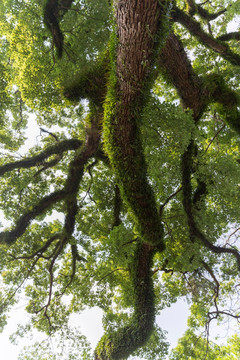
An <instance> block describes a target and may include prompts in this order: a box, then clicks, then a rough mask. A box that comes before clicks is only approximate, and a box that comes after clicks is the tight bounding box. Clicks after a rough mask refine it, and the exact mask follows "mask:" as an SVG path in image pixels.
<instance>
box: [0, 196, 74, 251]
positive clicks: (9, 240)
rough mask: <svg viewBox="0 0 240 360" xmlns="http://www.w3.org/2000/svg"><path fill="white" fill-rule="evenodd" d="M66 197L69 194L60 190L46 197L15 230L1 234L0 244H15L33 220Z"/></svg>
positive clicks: (21, 220)
mask: <svg viewBox="0 0 240 360" xmlns="http://www.w3.org/2000/svg"><path fill="white" fill-rule="evenodd" d="M66 196H67V193H66V191H64V190H59V191H56V192H54V193H52V194H50V195H47V196H45V197H44V198H43V199H42V200H40V201H39V202H38V204H37V205H35V206H34V207H33V209H32V210H30V211H28V212H27V213H25V214H24V215H22V216H21V217H20V218H19V219H18V220H17V222H16V225H15V227H14V229H13V230H10V231H5V232H1V233H0V244H7V245H11V244H13V243H14V242H15V241H16V240H17V239H18V238H19V237H20V236H21V235H23V233H24V232H25V230H26V229H27V227H28V226H29V224H30V222H31V221H32V220H33V219H35V218H36V217H37V216H39V215H41V214H43V213H44V212H45V211H46V210H47V209H50V208H51V207H52V206H53V205H54V204H56V202H59V201H61V200H63V199H64V198H65V197H66Z"/></svg>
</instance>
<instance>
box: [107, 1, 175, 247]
mask: <svg viewBox="0 0 240 360" xmlns="http://www.w3.org/2000/svg"><path fill="white" fill-rule="evenodd" d="M168 5H169V3H168ZM162 11H163V10H162ZM163 13H164V11H163ZM161 21H162V24H161V26H160V27H159V32H158V33H157V34H156V36H155V39H154V40H155V43H154V46H155V47H154V48H153V52H152V56H151V58H150V59H145V60H147V63H148V64H151V65H149V68H148V71H147V75H146V78H144V79H143V82H142V84H140V83H139V84H138V89H133V90H132V92H133V93H134V92H135V95H133V96H132V101H131V103H130V104H129V103H128V104H127V109H126V104H125V103H124V102H123V101H122V102H121V96H122V94H121V93H120V92H119V89H118V85H119V84H118V79H117V75H116V49H117V46H118V42H117V38H116V35H114V36H113V37H112V39H111V41H110V63H111V71H110V74H109V86H108V94H107V99H106V102H105V106H104V110H105V115H104V146H105V151H106V152H107V154H108V156H109V158H110V161H111V164H112V166H113V168H114V170H115V173H116V175H117V177H118V181H119V186H120V189H121V194H122V196H123V198H124V199H125V201H126V203H127V204H128V210H129V213H130V214H131V215H132V218H133V221H134V223H135V224H136V228H137V231H138V233H139V235H140V237H141V238H142V240H143V241H144V242H147V243H150V244H154V245H158V246H159V249H161V250H163V249H164V244H163V240H162V238H163V231H162V225H161V222H160V219H159V215H158V212H157V207H156V202H155V198H154V194H153V192H152V189H151V186H150V184H149V182H148V179H147V166H146V162H145V158H144V154H143V149H142V141H141V136H140V130H139V125H140V122H141V116H142V113H143V109H144V106H145V105H146V104H147V101H148V98H149V93H150V88H151V86H152V83H153V81H154V80H155V76H156V73H157V72H158V70H157V67H156V64H155V58H156V55H157V54H159V51H160V48H161V46H162V45H163V42H164V41H165V37H166V33H167V32H169V26H168V25H169V22H168V16H166V14H165V15H163V14H162V19H161ZM115 34H116V32H115ZM131 76H132V74H131ZM129 86H131V85H130V84H129ZM139 89H140V90H139ZM123 114H126V116H125V115H123Z"/></svg>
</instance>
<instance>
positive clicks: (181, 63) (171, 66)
mask: <svg viewBox="0 0 240 360" xmlns="http://www.w3.org/2000/svg"><path fill="white" fill-rule="evenodd" d="M159 62H160V65H161V72H163V74H165V75H166V77H167V79H168V80H170V82H171V83H172V84H173V86H174V87H175V88H176V89H177V92H178V94H179V97H180V99H181V100H182V103H183V107H184V108H185V109H187V108H189V109H191V110H192V111H193V116H194V119H195V121H197V120H198V119H199V118H200V116H201V115H202V113H203V111H204V109H205V107H206V104H207V99H208V91H207V90H206V88H205V87H204V86H203V81H202V80H201V79H200V77H199V76H198V75H197V74H195V73H194V70H193V68H192V65H191V63H190V61H189V59H188V57H187V54H186V52H185V50H184V47H183V45H182V43H181V41H180V39H179V38H178V37H177V36H176V35H174V34H171V35H170V36H169V37H168V38H167V41H166V44H165V45H164V47H163V49H162V50H161V53H160V57H159Z"/></svg>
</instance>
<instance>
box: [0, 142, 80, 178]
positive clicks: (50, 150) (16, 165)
mask: <svg viewBox="0 0 240 360" xmlns="http://www.w3.org/2000/svg"><path fill="white" fill-rule="evenodd" d="M81 145H82V142H81V141H80V140H77V139H70V140H63V141H60V142H58V143H56V144H54V145H51V146H49V147H47V148H46V149H45V150H43V151H42V152H41V153H40V154H38V155H35V156H32V157H29V158H26V159H23V160H19V161H14V162H11V163H8V164H4V165H2V166H0V176H2V175H4V174H5V173H6V172H8V171H12V170H14V169H23V168H24V169H28V168H30V167H33V166H39V165H41V164H43V163H44V160H46V159H47V158H49V157H50V156H51V155H55V154H63V153H64V152H65V151H68V150H76V149H79V148H80V147H81Z"/></svg>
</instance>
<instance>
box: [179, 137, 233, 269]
mask: <svg viewBox="0 0 240 360" xmlns="http://www.w3.org/2000/svg"><path fill="white" fill-rule="evenodd" d="M193 152H194V143H193V141H192V142H191V143H190V144H189V146H188V148H187V150H186V151H185V152H184V154H183V156H182V160H181V168H182V188H183V207H184V210H185V213H186V215H187V220H188V226H189V235H190V240H191V241H192V242H194V241H195V240H196V239H198V240H200V241H201V242H202V244H203V245H204V246H205V247H206V248H207V249H209V250H210V251H212V252H214V253H215V254H231V255H233V256H234V257H235V259H236V261H237V265H238V268H239V270H240V253H239V252H238V251H237V250H236V249H233V248H226V247H221V246H216V245H214V244H212V243H211V242H210V241H209V240H208V239H207V236H206V235H205V234H204V233H203V231H201V230H200V229H199V227H198V225H197V223H196V221H195V218H194V212H193V199H192V194H193V191H192V185H191V174H192V161H193Z"/></svg>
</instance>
